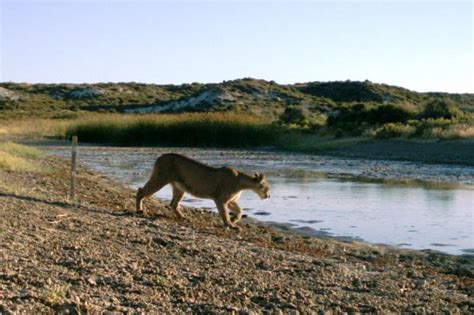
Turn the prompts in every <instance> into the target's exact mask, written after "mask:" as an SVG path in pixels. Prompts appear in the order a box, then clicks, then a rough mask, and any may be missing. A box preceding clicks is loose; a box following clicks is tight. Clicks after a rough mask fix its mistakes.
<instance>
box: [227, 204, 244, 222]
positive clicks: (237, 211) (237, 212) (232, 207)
mask: <svg viewBox="0 0 474 315" xmlns="http://www.w3.org/2000/svg"><path fill="white" fill-rule="evenodd" d="M229 209H230V210H232V212H233V213H234V216H233V217H232V219H231V220H230V222H232V223H233V224H236V223H237V222H239V221H240V219H241V218H242V209H241V208H240V207H239V205H238V204H237V202H235V201H231V202H229Z"/></svg>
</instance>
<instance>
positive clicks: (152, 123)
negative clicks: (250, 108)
mask: <svg viewBox="0 0 474 315" xmlns="http://www.w3.org/2000/svg"><path fill="white" fill-rule="evenodd" d="M280 133H281V131H280V129H279V127H276V126H274V125H272V124H271V123H268V122H265V121H263V120H261V119H259V118H255V117H250V116H247V115H239V114H225V113H186V114H174V115H172V114H170V115H147V116H137V115H110V114H109V115H107V116H102V117H101V116H97V117H91V118H87V119H81V120H78V121H77V122H72V123H71V125H70V126H69V127H68V128H67V130H66V133H65V136H66V137H67V138H69V137H71V136H72V135H77V136H78V137H79V139H80V141H82V142H99V143H109V144H115V145H129V146H149V145H163V146H193V147H213V146H216V147H252V146H259V145H272V144H274V143H275V141H276V140H277V138H278V136H279V134H280Z"/></svg>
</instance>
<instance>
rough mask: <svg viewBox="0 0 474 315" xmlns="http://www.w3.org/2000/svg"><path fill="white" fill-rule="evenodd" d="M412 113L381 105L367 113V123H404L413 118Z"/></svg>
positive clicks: (403, 109)
mask: <svg viewBox="0 0 474 315" xmlns="http://www.w3.org/2000/svg"><path fill="white" fill-rule="evenodd" d="M414 116H415V115H414V113H413V112H411V111H409V110H407V109H405V108H401V107H396V106H393V105H381V106H378V107H375V108H372V109H371V110H369V112H368V119H367V120H368V122H369V123H371V124H384V123H390V122H393V123H395V122H406V121H408V120H409V119H411V118H413V117H414Z"/></svg>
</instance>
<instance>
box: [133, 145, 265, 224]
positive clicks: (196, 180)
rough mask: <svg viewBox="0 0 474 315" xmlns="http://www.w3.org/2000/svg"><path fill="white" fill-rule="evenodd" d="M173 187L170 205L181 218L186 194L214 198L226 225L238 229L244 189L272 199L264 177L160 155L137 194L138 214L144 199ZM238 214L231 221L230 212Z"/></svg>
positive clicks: (263, 197)
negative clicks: (182, 204)
mask: <svg viewBox="0 0 474 315" xmlns="http://www.w3.org/2000/svg"><path fill="white" fill-rule="evenodd" d="M167 184H171V186H172V187H173V199H172V200H171V203H170V206H171V208H172V209H173V210H174V211H175V213H176V215H177V216H178V217H179V218H183V214H182V213H181V211H180V209H179V203H180V201H181V200H182V198H183V195H184V193H185V192H187V193H190V194H191V195H193V196H196V197H199V198H204V199H212V200H214V202H215V203H216V206H217V209H218V210H219V214H220V216H221V218H222V221H223V222H224V226H226V227H231V228H237V227H236V226H235V224H236V223H237V222H238V221H239V220H240V218H241V217H242V209H241V208H240V207H239V205H238V204H237V199H238V198H239V197H240V194H241V193H242V191H243V190H246V189H248V190H252V191H253V192H255V193H256V194H257V195H259V196H260V198H262V199H266V198H269V197H270V194H269V185H268V183H267V181H266V180H265V176H264V175H263V174H258V173H256V174H255V176H253V177H252V176H249V175H247V174H244V173H242V172H239V171H237V170H235V169H233V168H231V167H221V168H214V167H211V166H208V165H205V164H202V163H200V162H198V161H195V160H192V159H190V158H187V157H185V156H182V155H179V154H172V153H170V154H164V155H162V156H160V157H159V158H158V159H157V160H156V162H155V166H154V168H153V173H152V175H151V177H150V179H149V180H148V182H147V183H146V184H145V186H143V188H139V189H138V192H137V200H136V207H137V212H143V200H144V199H146V198H149V197H151V196H152V195H153V194H154V193H155V192H157V191H158V190H160V189H161V188H163V186H165V185H167ZM229 209H230V210H231V211H232V212H233V214H234V216H233V217H232V219H229V213H228V210H229Z"/></svg>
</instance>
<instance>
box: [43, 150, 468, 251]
mask: <svg viewBox="0 0 474 315" xmlns="http://www.w3.org/2000/svg"><path fill="white" fill-rule="evenodd" d="M48 149H49V151H50V152H52V153H54V154H58V155H62V156H69V155H70V148H69V147H49V148H48ZM168 152H175V153H180V154H184V155H186V156H188V157H191V158H194V159H197V160H199V161H201V162H204V163H206V164H209V165H212V166H216V167H218V166H224V165H227V166H233V167H235V168H237V169H239V170H242V171H245V172H248V173H250V174H252V173H254V172H264V173H265V174H266V177H267V180H268V181H269V183H270V185H271V196H272V197H271V198H270V199H268V200H260V199H259V198H258V196H256V195H255V194H253V193H252V192H244V193H243V194H242V197H241V198H240V200H239V204H240V206H241V207H242V208H243V209H244V213H245V214H247V215H248V216H249V217H252V218H255V219H257V220H260V221H267V222H275V223H279V224H285V226H287V227H288V228H291V229H294V230H295V231H298V232H301V233H305V234H309V235H315V236H330V237H336V238H342V239H355V240H361V241H366V242H370V243H383V244H388V245H393V246H398V247H403V248H414V249H435V250H439V251H443V252H446V253H450V254H473V253H474V237H473V235H474V233H473V226H474V221H473V213H474V198H473V196H474V194H473V193H474V168H473V167H468V166H458V165H427V164H422V163H414V162H398V161H395V162H394V161H383V160H364V159H350V158H340V157H328V156H318V155H305V154H296V153H285V152H274V151H265V150H260V151H259V150H218V149H192V148H116V147H97V146H81V147H80V148H79V161H80V163H82V164H83V165H85V166H87V167H90V168H92V169H94V170H97V171H100V172H102V173H104V174H106V175H108V176H110V177H112V178H114V179H116V180H119V181H120V182H123V183H125V184H127V185H129V186H131V187H133V188H136V187H138V186H141V185H143V184H144V183H145V182H146V181H147V180H148V176H149V174H150V172H151V170H152V166H153V163H154V161H155V160H156V158H157V157H158V156H159V155H161V154H163V153H168ZM155 196H156V197H157V198H159V199H163V200H170V199H171V189H170V187H169V186H168V187H165V188H163V189H162V190H161V191H159V192H158V193H156V194H155ZM182 204H183V205H186V206H191V207H198V208H208V209H213V210H215V206H214V203H213V202H212V201H211V200H202V199H197V198H194V197H193V196H190V195H185V199H184V200H183V203H182Z"/></svg>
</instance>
